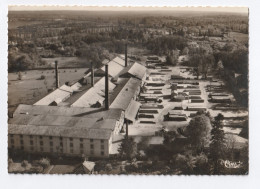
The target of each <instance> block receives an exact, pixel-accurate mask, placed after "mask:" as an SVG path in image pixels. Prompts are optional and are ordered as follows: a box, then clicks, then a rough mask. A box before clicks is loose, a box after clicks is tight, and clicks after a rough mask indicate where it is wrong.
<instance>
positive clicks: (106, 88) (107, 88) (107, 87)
mask: <svg viewBox="0 0 260 189" xmlns="http://www.w3.org/2000/svg"><path fill="white" fill-rule="evenodd" d="M105 72H106V73H105V109H106V110H108V109H109V99H108V98H109V97H108V91H109V85H108V65H107V64H106V65H105Z"/></svg>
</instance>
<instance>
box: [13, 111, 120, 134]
mask: <svg viewBox="0 0 260 189" xmlns="http://www.w3.org/2000/svg"><path fill="white" fill-rule="evenodd" d="M115 125H116V120H114V119H106V120H103V119H102V120H100V119H97V118H82V117H64V116H56V115H37V116H34V115H17V116H16V117H15V118H13V119H10V120H9V124H8V133H9V134H24V135H41V136H57V137H58V136H62V137H76V138H91V139H109V138H110V136H111V134H112V131H113V130H114V128H115Z"/></svg>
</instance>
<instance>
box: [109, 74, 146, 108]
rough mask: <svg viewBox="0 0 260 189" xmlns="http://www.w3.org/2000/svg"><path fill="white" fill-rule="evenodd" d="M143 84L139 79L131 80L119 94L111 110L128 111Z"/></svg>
mask: <svg viewBox="0 0 260 189" xmlns="http://www.w3.org/2000/svg"><path fill="white" fill-rule="evenodd" d="M141 82H142V81H141V80H139V79H135V78H130V79H129V80H128V81H127V83H126V84H125V85H124V87H123V88H122V89H121V90H120V92H119V94H118V95H117V96H116V98H115V99H114V101H113V102H112V104H111V105H110V108H118V109H122V110H126V109H127V107H128V105H129V104H130V102H131V100H132V99H133V97H134V95H135V93H136V91H137V90H138V88H139V87H140V85H141Z"/></svg>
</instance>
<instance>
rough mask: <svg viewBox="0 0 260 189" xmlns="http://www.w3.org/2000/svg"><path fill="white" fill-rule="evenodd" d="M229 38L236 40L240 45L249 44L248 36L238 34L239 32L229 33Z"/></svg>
mask: <svg viewBox="0 0 260 189" xmlns="http://www.w3.org/2000/svg"><path fill="white" fill-rule="evenodd" d="M229 37H230V38H233V39H235V40H236V41H238V42H240V43H244V44H246V43H248V34H244V33H238V32H229Z"/></svg>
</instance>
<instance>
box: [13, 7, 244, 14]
mask: <svg viewBox="0 0 260 189" xmlns="http://www.w3.org/2000/svg"><path fill="white" fill-rule="evenodd" d="M8 10H9V11H23V10H26V11H35V10H41V11H43V10H88V11H102V10H106V11H126V10H127V11H155V10H156V11H160V10H162V11H165V10H167V11H171V10H172V11H205V12H234V13H248V8H247V7H94V6H93V7H86V6H9V7H8Z"/></svg>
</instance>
